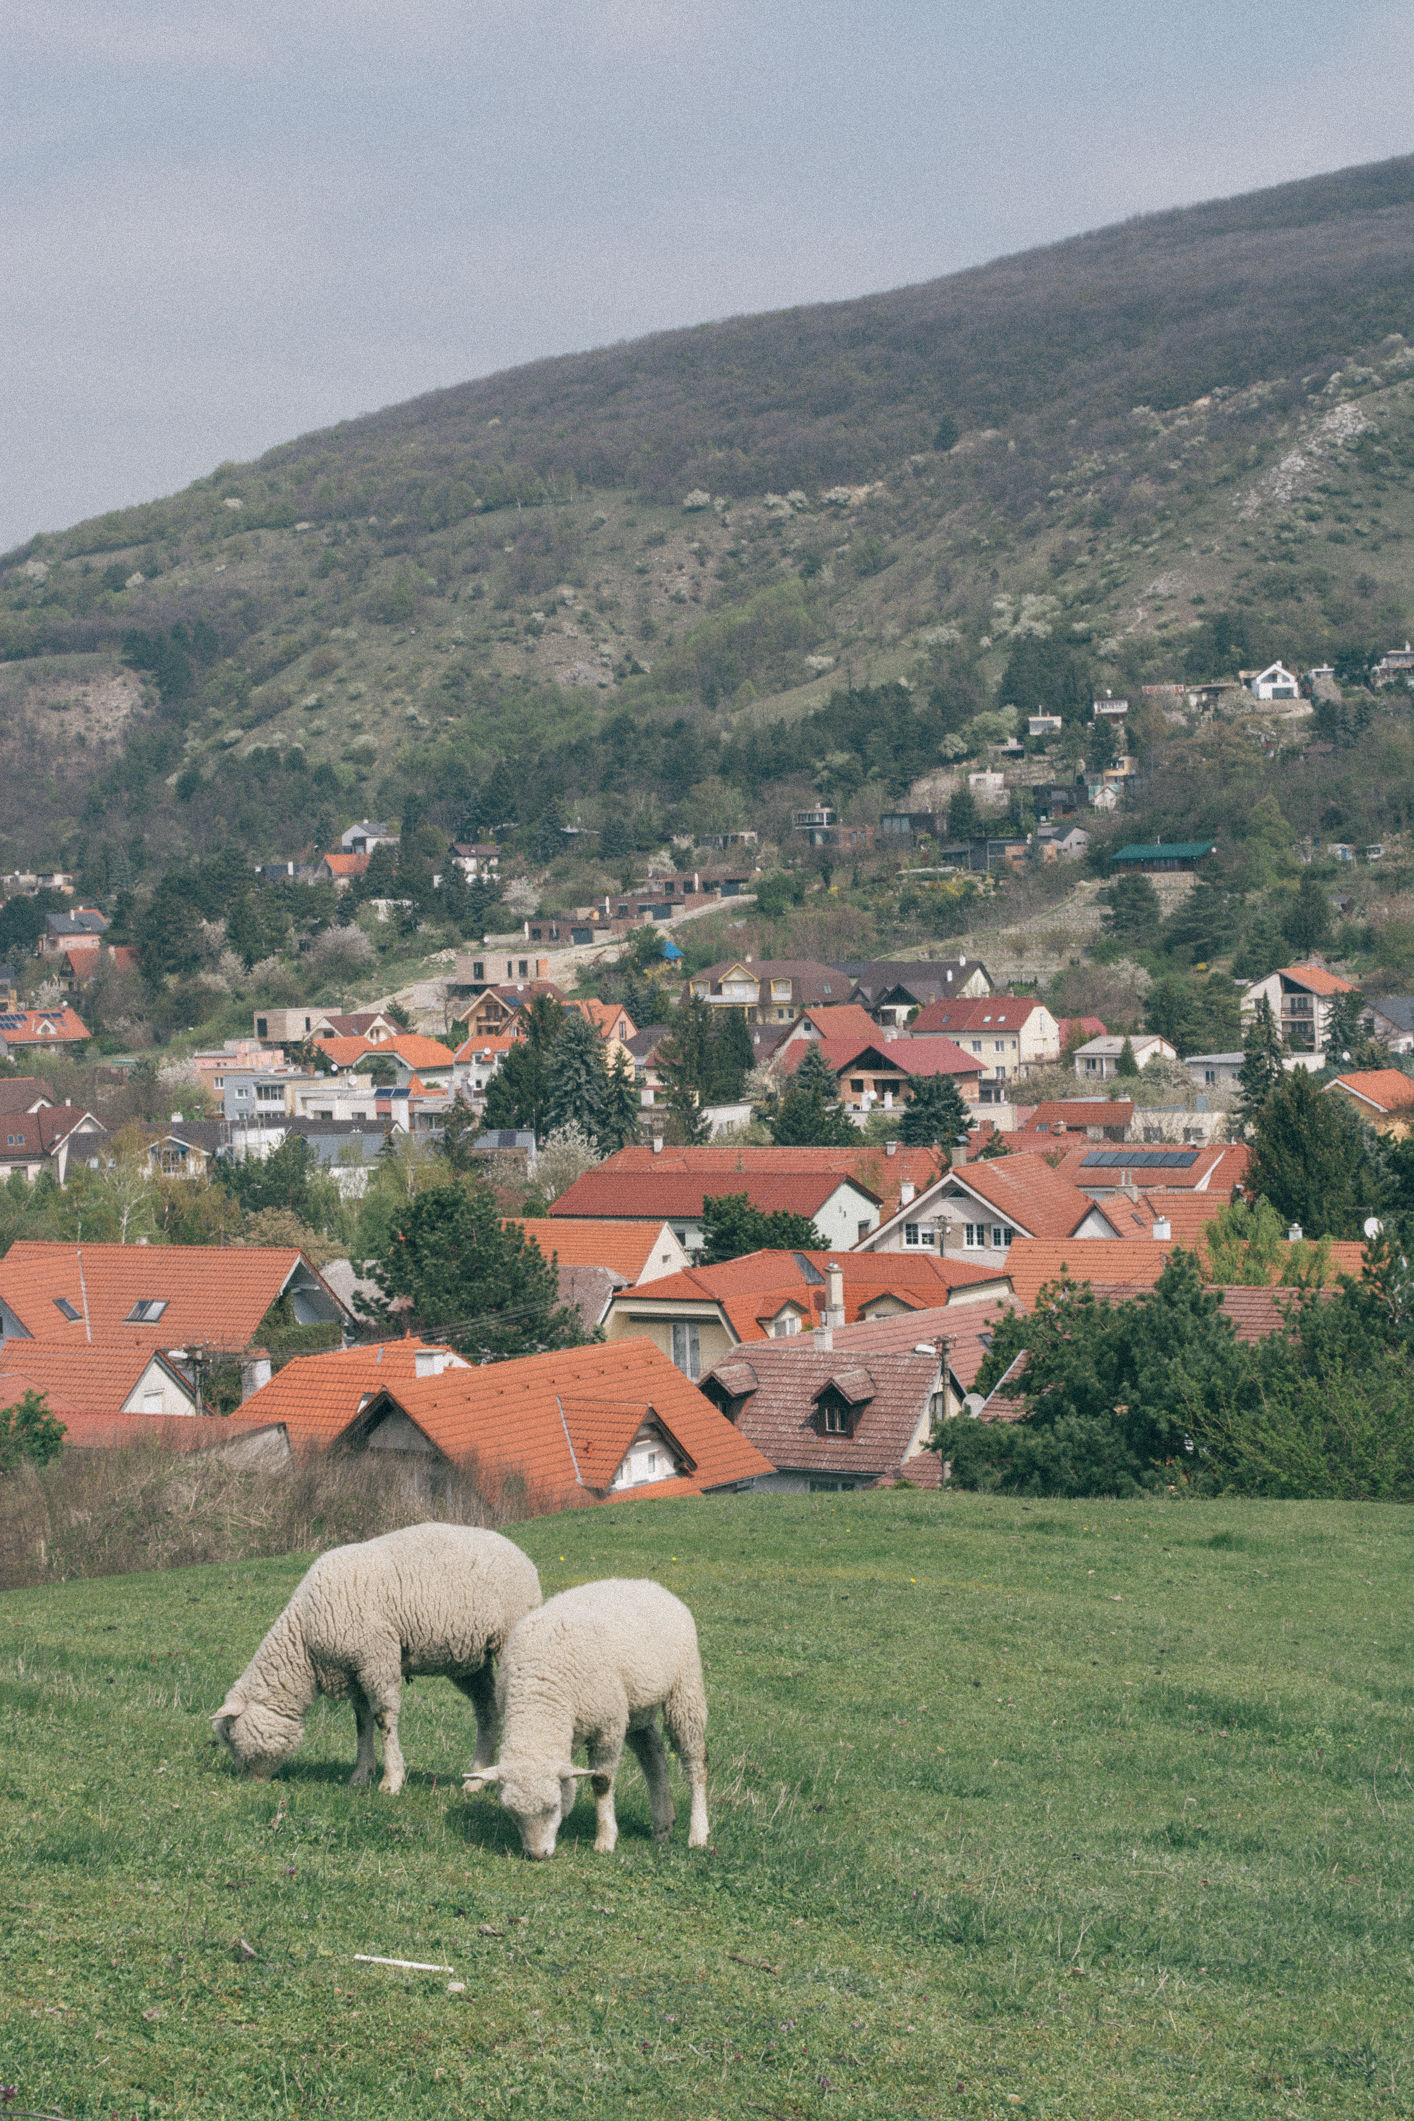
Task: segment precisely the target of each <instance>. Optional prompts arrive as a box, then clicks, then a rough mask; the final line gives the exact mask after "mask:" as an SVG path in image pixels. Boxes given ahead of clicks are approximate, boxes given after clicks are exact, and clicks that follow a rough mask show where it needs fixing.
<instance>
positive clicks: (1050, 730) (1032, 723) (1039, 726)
mask: <svg viewBox="0 0 1414 2121" xmlns="http://www.w3.org/2000/svg"><path fill="white" fill-rule="evenodd" d="M1064 727H1065V723H1064V722H1063V721H1062V720H1061V718H1060V716H1059V715H1058V714H1029V715H1028V716H1027V717H1026V734H1027V735H1028V736H1033V737H1034V736H1059V735H1060V733H1061V731H1062V729H1064Z"/></svg>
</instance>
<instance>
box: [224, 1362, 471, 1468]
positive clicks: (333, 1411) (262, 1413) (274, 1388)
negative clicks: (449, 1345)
mask: <svg viewBox="0 0 1414 2121" xmlns="http://www.w3.org/2000/svg"><path fill="white" fill-rule="evenodd" d="M435 1346H436V1343H435V1342H432V1341H423V1340H417V1339H408V1340H385V1341H380V1342H378V1343H377V1344H376V1345H374V1346H363V1347H358V1348H343V1349H335V1350H333V1351H332V1352H331V1353H329V1354H327V1355H301V1356H298V1357H297V1358H296V1359H295V1361H294V1362H287V1363H286V1364H285V1366H284V1368H283V1369H280V1370H277V1371H276V1372H275V1375H274V1376H273V1377H272V1378H271V1380H270V1382H269V1384H268V1385H262V1386H261V1388H260V1390H259V1391H258V1392H252V1393H251V1395H250V1398H249V1399H247V1400H246V1401H245V1402H244V1403H243V1405H242V1407H241V1412H242V1414H245V1415H247V1416H249V1418H250V1419H251V1420H256V1419H259V1420H261V1421H281V1422H284V1424H285V1426H286V1428H287V1429H288V1430H289V1435H290V1443H291V1445H292V1446H293V1448H294V1451H295V1454H296V1456H297V1457H301V1456H304V1455H305V1454H307V1453H310V1452H314V1451H322V1450H325V1449H326V1448H327V1447H328V1445H330V1444H331V1443H332V1442H333V1441H334V1439H335V1437H336V1436H341V1435H342V1434H343V1432H344V1430H345V1429H346V1428H347V1427H348V1426H349V1423H350V1422H351V1421H352V1420H353V1419H354V1417H355V1415H356V1414H357V1413H358V1411H359V1409H360V1408H361V1407H363V1406H366V1405H367V1403H368V1401H369V1400H370V1399H371V1398H372V1397H373V1395H374V1394H375V1393H377V1392H380V1391H381V1390H382V1388H383V1386H384V1385H385V1384H386V1383H387V1382H388V1379H389V1378H390V1377H391V1378H394V1379H395V1380H396V1381H397V1382H398V1383H399V1384H403V1383H406V1382H407V1381H408V1379H410V1378H412V1377H414V1376H415V1375H416V1366H417V1356H418V1354H419V1352H420V1351H424V1350H426V1349H428V1348H430V1347H435ZM444 1352H445V1353H446V1354H447V1356H448V1359H449V1360H450V1361H452V1362H453V1363H459V1362H461V1361H463V1358H462V1357H461V1356H454V1355H452V1354H451V1351H450V1350H447V1351H444Z"/></svg>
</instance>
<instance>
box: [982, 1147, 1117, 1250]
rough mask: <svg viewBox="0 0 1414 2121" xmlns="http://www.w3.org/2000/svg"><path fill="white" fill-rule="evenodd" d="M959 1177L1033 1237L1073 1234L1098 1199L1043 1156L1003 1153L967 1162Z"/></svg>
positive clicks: (997, 1210)
mask: <svg viewBox="0 0 1414 2121" xmlns="http://www.w3.org/2000/svg"><path fill="white" fill-rule="evenodd" d="M955 1176H956V1177H957V1179H958V1180H959V1182H960V1183H961V1184H963V1185H966V1186H968V1187H970V1188H971V1190H972V1191H973V1192H975V1193H976V1194H977V1195H978V1196H979V1197H980V1198H981V1199H982V1200H984V1201H985V1202H986V1203H987V1205H988V1207H989V1208H992V1209H995V1211H996V1212H997V1214H999V1215H1005V1216H1006V1217H1007V1219H1008V1220H1009V1221H1011V1222H1015V1223H1019V1224H1020V1225H1021V1227H1022V1229H1023V1230H1028V1231H1029V1232H1030V1233H1031V1235H1032V1236H1033V1237H1069V1236H1070V1234H1071V1232H1072V1230H1074V1229H1076V1228H1078V1226H1079V1225H1080V1224H1081V1223H1082V1222H1083V1221H1084V1220H1085V1218H1086V1216H1087V1215H1089V1214H1091V1213H1092V1212H1093V1210H1094V1206H1095V1203H1094V1202H1093V1201H1092V1200H1091V1199H1090V1197H1089V1195H1088V1194H1086V1193H1082V1192H1081V1191H1080V1188H1079V1186H1078V1185H1076V1184H1074V1183H1073V1182H1072V1181H1071V1180H1070V1179H1069V1178H1067V1177H1066V1176H1065V1174H1064V1170H1063V1168H1062V1169H1060V1170H1052V1168H1051V1166H1050V1164H1048V1163H1047V1162H1046V1160H1045V1158H1044V1157H1043V1156H1027V1155H1024V1154H1023V1155H1021V1156H1000V1157H995V1158H991V1159H983V1160H980V1161H978V1162H975V1163H966V1164H962V1165H960V1166H959V1167H958V1169H957V1171H956V1173H955Z"/></svg>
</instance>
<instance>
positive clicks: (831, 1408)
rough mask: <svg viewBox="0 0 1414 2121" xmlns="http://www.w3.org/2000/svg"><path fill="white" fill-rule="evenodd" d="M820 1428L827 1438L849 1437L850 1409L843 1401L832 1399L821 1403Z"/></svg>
mask: <svg viewBox="0 0 1414 2121" xmlns="http://www.w3.org/2000/svg"><path fill="white" fill-rule="evenodd" d="M820 1427H821V1430H822V1432H823V1433H824V1434H825V1435H826V1436H848V1434H849V1408H848V1407H847V1406H845V1404H844V1402H843V1401H842V1400H838V1399H834V1398H830V1399H825V1400H822V1401H821V1403H820Z"/></svg>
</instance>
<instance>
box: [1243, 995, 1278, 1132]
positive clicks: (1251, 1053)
mask: <svg viewBox="0 0 1414 2121" xmlns="http://www.w3.org/2000/svg"><path fill="white" fill-rule="evenodd" d="M1285 1073H1286V1069H1285V1066H1284V1063H1283V1059H1282V1043H1281V1034H1280V1032H1279V1031H1278V1030H1277V1025H1276V1018H1275V1017H1274V1016H1273V1015H1272V1005H1271V1003H1270V1002H1269V1001H1268V1000H1267V997H1266V995H1265V994H1264V995H1262V996H1261V997H1260V999H1259V1000H1258V1003H1257V1006H1256V1008H1255V1010H1254V1011H1253V1013H1252V1021H1251V1023H1250V1024H1249V1025H1248V1027H1247V1036H1246V1037H1245V1038H1244V1039H1243V1041H1242V1066H1241V1067H1240V1068H1239V1069H1238V1071H1237V1118H1238V1125H1239V1127H1240V1129H1241V1131H1242V1133H1243V1134H1244V1135H1246V1134H1250V1133H1251V1131H1252V1129H1253V1127H1255V1125H1256V1124H1257V1118H1258V1115H1259V1114H1260V1112H1261V1110H1262V1108H1263V1106H1264V1105H1265V1104H1266V1102H1267V1099H1268V1098H1269V1097H1270V1096H1271V1094H1272V1092H1273V1090H1275V1088H1276V1086H1277V1084H1278V1083H1279V1082H1280V1081H1281V1079H1282V1077H1283V1076H1284V1075H1285Z"/></svg>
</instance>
